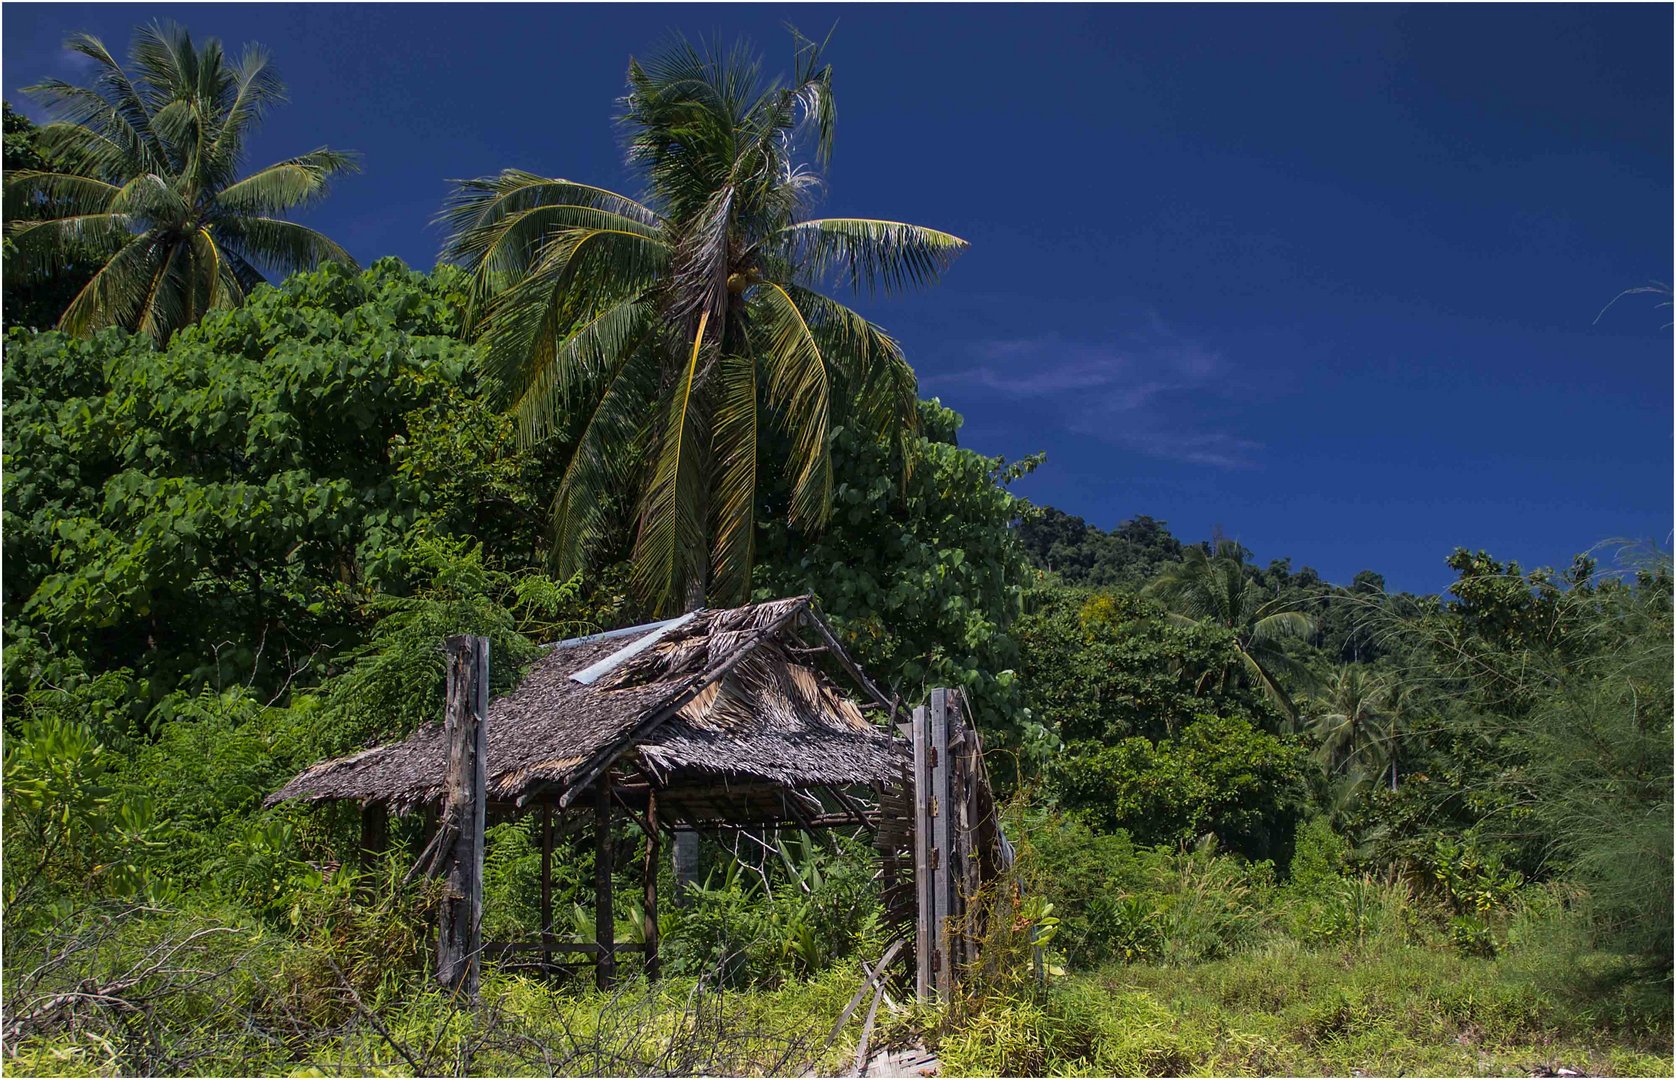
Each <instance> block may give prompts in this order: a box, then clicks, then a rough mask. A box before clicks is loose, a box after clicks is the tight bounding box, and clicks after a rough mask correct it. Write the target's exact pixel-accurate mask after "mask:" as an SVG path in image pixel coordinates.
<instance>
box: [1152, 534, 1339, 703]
mask: <svg viewBox="0 0 1676 1080" xmlns="http://www.w3.org/2000/svg"><path fill="white" fill-rule="evenodd" d="M1145 592H1146V593H1147V594H1148V595H1150V596H1154V597H1157V598H1158V599H1159V600H1160V601H1162V602H1163V604H1164V606H1165V607H1167V608H1168V609H1169V610H1170V618H1171V619H1172V620H1173V621H1175V622H1177V623H1180V624H1183V625H1192V624H1195V623H1212V624H1214V625H1217V626H1221V627H1223V628H1224V629H1226V630H1228V631H1229V632H1230V633H1232V635H1233V640H1234V649H1235V651H1236V653H1237V654H1238V656H1239V666H1240V668H1241V669H1243V672H1244V674H1245V675H1246V676H1247V677H1248V678H1249V679H1250V680H1251V681H1252V682H1253V683H1255V684H1256V685H1258V686H1260V687H1262V688H1263V690H1264V691H1265V692H1266V693H1267V694H1268V695H1269V697H1270V698H1272V699H1273V700H1274V702H1275V703H1276V704H1277V705H1279V706H1280V708H1281V709H1282V710H1283V711H1284V712H1285V713H1286V715H1287V717H1289V718H1290V719H1292V720H1293V721H1296V720H1297V717H1298V710H1297V706H1296V705H1294V704H1293V702H1292V697H1291V695H1290V694H1288V693H1287V692H1286V688H1285V687H1284V686H1282V685H1281V682H1280V679H1281V677H1283V676H1290V677H1292V678H1294V679H1307V677H1308V672H1307V671H1306V670H1305V669H1304V667H1303V665H1302V664H1300V663H1299V662H1298V661H1297V660H1296V659H1295V658H1293V657H1292V656H1291V655H1290V654H1288V653H1287V652H1286V648H1285V643H1286V641H1287V640H1288V639H1292V638H1304V637H1308V636H1309V635H1310V634H1311V633H1312V632H1313V631H1314V629H1315V623H1314V621H1313V620H1312V619H1310V617H1309V616H1308V615H1305V614H1304V613H1303V612H1301V611H1293V610H1290V609H1288V608H1287V607H1286V606H1285V605H1284V602H1283V601H1281V600H1280V599H1278V598H1274V597H1267V596H1265V595H1264V594H1263V592H1262V589H1261V587H1260V586H1259V585H1258V584H1257V582H1256V581H1255V580H1254V578H1253V576H1252V574H1251V573H1250V567H1248V566H1247V565H1246V563H1245V559H1244V558H1243V552H1242V551H1241V549H1240V546H1239V545H1238V544H1237V543H1235V542H1234V541H1232V540H1222V539H1219V540H1217V541H1216V543H1215V551H1214V554H1213V553H1212V552H1210V551H1207V550H1206V549H1205V548H1204V547H1202V546H1198V545H1195V546H1193V547H1190V548H1188V549H1187V550H1186V551H1185V552H1183V553H1182V559H1181V561H1180V562H1179V563H1174V564H1172V565H1170V566H1169V567H1167V568H1165V570H1164V571H1163V573H1161V574H1159V575H1158V577H1157V578H1156V579H1154V580H1153V582H1152V583H1151V584H1150V585H1148V586H1147V587H1146V589H1145ZM1211 674H1215V675H1217V676H1218V677H1220V678H1222V679H1223V680H1224V681H1226V680H1227V678H1228V677H1229V676H1230V675H1233V674H1235V673H1234V672H1233V671H1223V672H1219V673H1207V677H1209V675H1211Z"/></svg>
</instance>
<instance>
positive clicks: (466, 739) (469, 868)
mask: <svg viewBox="0 0 1676 1080" xmlns="http://www.w3.org/2000/svg"><path fill="white" fill-rule="evenodd" d="M446 654H447V668H448V698H447V705H446V709H445V712H444V714H443V730H444V733H445V738H446V739H447V742H448V773H447V777H446V780H445V784H444V795H443V807H442V820H441V823H440V825H439V836H443V837H446V843H445V844H444V845H443V846H442V847H441V848H440V849H439V852H438V854H439V856H440V859H441V865H440V869H441V871H442V873H443V891H442V903H441V904H440V906H439V910H438V925H437V945H436V950H437V952H436V977H437V981H438V982H439V983H441V984H442V985H443V987H445V988H446V989H449V990H452V991H455V992H463V993H464V994H465V995H466V996H467V997H468V998H470V999H473V1000H475V999H476V997H477V987H478V981H479V978H480V976H481V973H482V958H481V953H482V944H483V936H482V935H483V825H484V815H485V813H486V812H487V805H486V792H485V788H486V786H487V785H486V783H485V772H486V762H485V761H484V756H485V753H486V750H487V745H488V739H487V736H488V731H487V725H486V722H485V718H486V714H487V713H488V705H489V639H488V638H484V637H472V636H466V635H456V636H454V637H450V638H449V639H448V641H447V643H446Z"/></svg>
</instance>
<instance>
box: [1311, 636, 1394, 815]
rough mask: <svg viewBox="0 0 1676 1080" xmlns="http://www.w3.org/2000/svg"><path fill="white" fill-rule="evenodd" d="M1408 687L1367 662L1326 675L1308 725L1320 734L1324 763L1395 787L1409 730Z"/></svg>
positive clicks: (1342, 771) (1335, 770)
mask: <svg viewBox="0 0 1676 1080" xmlns="http://www.w3.org/2000/svg"><path fill="white" fill-rule="evenodd" d="M1408 701H1409V690H1408V688H1407V687H1406V686H1403V685H1401V684H1399V683H1398V682H1397V681H1396V680H1395V678H1394V677H1393V676H1391V675H1389V674H1376V673H1373V672H1371V671H1369V670H1368V668H1367V666H1366V665H1364V664H1342V665H1340V666H1339V667H1338V669H1337V670H1336V671H1335V672H1334V673H1333V675H1332V678H1331V679H1329V680H1328V681H1327V684H1326V686H1325V688H1324V691H1323V693H1322V695H1321V698H1320V701H1319V703H1318V706H1317V709H1316V711H1315V712H1314V715H1313V716H1312V717H1311V718H1310V727H1311V730H1313V731H1314V733H1315V734H1316V735H1317V736H1319V737H1320V739H1321V755H1322V760H1323V763H1324V764H1325V765H1326V766H1327V768H1328V769H1329V770H1330V771H1331V772H1334V773H1338V774H1342V775H1346V776H1355V777H1359V778H1360V780H1358V783H1360V782H1361V780H1367V779H1371V778H1373V777H1380V778H1382V779H1388V780H1389V781H1390V785H1391V790H1393V791H1395V790H1396V787H1397V764H1398V756H1399V749H1400V743H1401V740H1402V737H1403V735H1404V734H1406V730H1407V723H1406V720H1407V714H1408Z"/></svg>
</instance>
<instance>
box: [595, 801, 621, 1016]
mask: <svg viewBox="0 0 1676 1080" xmlns="http://www.w3.org/2000/svg"><path fill="white" fill-rule="evenodd" d="M613 854H614V852H613V849H612V846H611V778H610V777H609V776H602V777H600V781H599V783H598V785H596V789H595V792H594V942H595V943H596V944H597V945H598V947H599V952H598V953H597V954H596V960H595V966H594V983H595V985H597V986H598V987H599V988H600V989H601V990H609V989H611V984H612V982H613V981H614V980H615V977H616V968H617V962H616V956H615V955H614V954H615V951H616V949H615V946H616V932H617V926H616V921H615V920H614V919H613V918H612V912H611V869H612V863H613V859H612V855H613Z"/></svg>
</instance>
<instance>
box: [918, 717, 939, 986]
mask: <svg viewBox="0 0 1676 1080" xmlns="http://www.w3.org/2000/svg"><path fill="white" fill-rule="evenodd" d="M912 728H913V740H914V776H913V783H914V790H913V806H914V996H915V997H916V998H918V999H919V1000H920V1001H929V1000H930V999H931V989H932V981H933V980H932V973H933V971H934V969H935V966H936V950H937V944H936V939H937V932H936V923H934V922H933V921H932V919H933V912H932V908H933V906H934V905H933V903H932V899H931V844H932V840H931V810H932V807H931V758H930V753H929V748H930V744H931V738H930V730H929V727H928V723H927V719H926V709H925V706H924V705H921V706H919V707H918V708H916V709H915V710H914V720H913V725H912Z"/></svg>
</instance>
